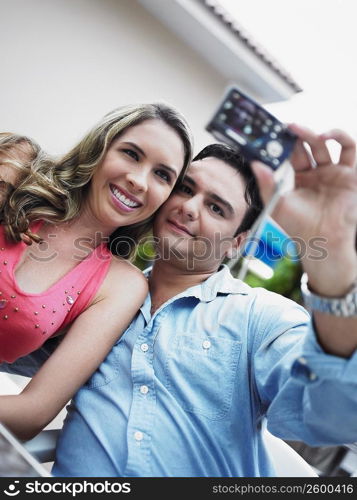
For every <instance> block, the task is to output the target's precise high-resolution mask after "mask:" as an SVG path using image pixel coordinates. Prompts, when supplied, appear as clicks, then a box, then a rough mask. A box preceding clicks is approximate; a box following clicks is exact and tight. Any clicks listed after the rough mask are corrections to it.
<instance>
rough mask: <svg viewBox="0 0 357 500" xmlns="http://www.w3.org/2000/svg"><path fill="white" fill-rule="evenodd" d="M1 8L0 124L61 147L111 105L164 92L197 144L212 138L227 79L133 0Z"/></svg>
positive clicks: (24, 0) (53, 148)
mask: <svg viewBox="0 0 357 500" xmlns="http://www.w3.org/2000/svg"><path fill="white" fill-rule="evenodd" d="M153 1H169V0H153ZM0 12H1V19H2V22H1V29H0V46H1V79H0V89H1V92H0V109H1V113H0V131H13V132H18V133H23V134H28V135H30V136H32V137H33V138H34V139H36V140H37V141H38V142H39V143H40V144H41V145H42V146H43V147H44V148H45V149H47V150H48V151H49V152H50V153H63V152H65V151H66V150H67V149H68V148H69V147H71V146H72V145H73V144H74V143H75V142H76V141H77V140H78V139H79V138H80V137H81V136H82V135H83V133H84V132H85V131H86V130H87V129H88V128H89V127H90V126H92V125H93V124H94V123H95V122H96V121H97V119H99V118H100V117H101V116H102V115H103V114H105V113H107V112H108V111H110V110H111V109H113V108H115V107H117V106H120V105H122V104H127V103H131V102H151V101H156V100H165V101H166V102H169V103H170V104H173V105H174V106H176V107H178V109H180V111H181V112H182V113H183V114H184V115H185V116H186V118H187V119H188V121H189V122H190V124H191V126H192V128H193V131H194V135H195V137H196V150H198V149H199V148H201V147H202V146H203V145H205V144H206V143H208V142H214V139H213V137H212V136H211V135H209V134H208V133H206V132H205V131H204V126H205V124H206V122H207V121H208V119H209V118H210V116H211V114H212V112H213V111H214V109H215V108H216V106H217V104H218V102H219V100H220V98H221V95H222V93H223V91H224V88H225V86H226V83H227V82H225V81H224V80H223V79H222V78H221V77H220V76H219V75H218V74H217V73H215V71H214V70H213V69H212V68H211V67H209V66H208V65H207V64H206V63H204V62H203V61H202V60H201V59H200V58H199V56H197V55H196V54H195V53H193V52H192V50H191V49H189V48H187V47H186V45H184V43H183V42H181V41H180V40H178V39H177V38H176V37H175V36H174V35H172V34H171V33H170V32H169V31H168V30H167V29H166V28H164V27H163V26H162V25H161V24H160V23H159V22H158V21H157V20H156V19H155V18H154V17H152V16H151V15H150V14H149V13H148V12H147V11H146V10H145V9H144V8H143V7H142V6H140V5H139V4H138V3H137V2H136V0H11V1H9V0H0Z"/></svg>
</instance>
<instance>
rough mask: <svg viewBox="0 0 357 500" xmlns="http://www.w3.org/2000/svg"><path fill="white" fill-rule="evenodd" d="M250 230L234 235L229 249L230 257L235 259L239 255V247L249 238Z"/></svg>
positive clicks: (228, 256) (227, 255)
mask: <svg viewBox="0 0 357 500" xmlns="http://www.w3.org/2000/svg"><path fill="white" fill-rule="evenodd" d="M248 235H249V231H244V232H243V233H239V234H238V235H237V236H234V238H233V239H232V243H231V247H230V248H229V249H228V250H227V253H226V257H227V258H228V259H235V258H237V257H238V253H239V249H240V247H241V246H242V245H243V243H244V241H245V240H246V239H247V237H248Z"/></svg>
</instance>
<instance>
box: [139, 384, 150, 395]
mask: <svg viewBox="0 0 357 500" xmlns="http://www.w3.org/2000/svg"><path fill="white" fill-rule="evenodd" d="M140 392H141V394H147V393H148V392H149V388H148V386H147V385H142V386H141V387H140Z"/></svg>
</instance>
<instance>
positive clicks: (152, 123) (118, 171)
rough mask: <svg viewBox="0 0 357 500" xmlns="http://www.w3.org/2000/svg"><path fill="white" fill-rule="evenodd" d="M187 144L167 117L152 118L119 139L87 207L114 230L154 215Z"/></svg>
mask: <svg viewBox="0 0 357 500" xmlns="http://www.w3.org/2000/svg"><path fill="white" fill-rule="evenodd" d="M183 163H184V146H183V143H182V141H181V138H180V137H179V135H178V134H177V132H176V131H175V130H173V129H172V128H171V127H169V126H168V125H166V123H164V122H162V121H161V120H146V121H144V122H142V123H140V124H139V125H134V126H133V127H130V128H128V129H127V130H125V132H123V133H122V134H121V135H120V137H118V138H116V139H114V141H113V142H112V143H111V145H110V147H109V149H108V151H107V153H106V155H105V156H104V158H103V160H102V162H101V164H100V165H98V167H97V170H96V173H95V174H94V176H93V178H92V182H91V185H90V189H89V195H88V198H87V208H89V209H90V212H91V214H92V215H94V217H95V218H96V220H97V221H98V222H100V224H102V225H103V230H104V231H107V232H108V233H109V234H110V233H111V232H113V231H114V229H116V228H117V227H120V226H127V225H129V224H134V223H136V222H140V221H143V220H145V219H146V218H148V217H149V216H150V215H152V214H153V213H154V212H155V211H156V210H157V209H158V208H159V206H160V205H162V203H163V202H164V201H165V200H166V199H167V198H168V196H169V194H170V193H171V191H172V188H173V187H174V185H175V182H176V180H177V177H178V176H179V174H180V172H181V170H182V167H183Z"/></svg>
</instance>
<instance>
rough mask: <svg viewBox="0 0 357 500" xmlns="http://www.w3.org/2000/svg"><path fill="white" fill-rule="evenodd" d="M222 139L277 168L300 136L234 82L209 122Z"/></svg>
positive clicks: (209, 129) (250, 158) (208, 127)
mask: <svg viewBox="0 0 357 500" xmlns="http://www.w3.org/2000/svg"><path fill="white" fill-rule="evenodd" d="M206 130H207V131H208V132H210V133H211V134H212V135H213V136H214V137H215V138H216V139H218V140H219V141H222V142H225V143H227V144H229V145H231V146H233V147H235V148H236V149H237V148H238V149H239V151H240V152H241V154H242V155H243V156H244V157H245V158H246V159H247V160H248V161H251V160H253V159H255V160H259V161H261V162H263V163H265V164H267V165H268V166H269V167H271V168H272V169H273V170H276V169H278V168H279V167H280V165H281V164H282V163H283V162H284V161H285V160H286V159H287V158H288V157H289V156H290V154H291V153H292V150H293V147H294V144H295V141H296V136H295V134H293V133H292V132H291V131H290V130H289V129H288V128H287V127H286V125H284V124H283V123H281V122H280V121H279V120H277V119H276V118H275V117H274V116H273V115H272V114H270V113H269V112H268V111H266V110H265V109H264V108H263V107H262V106H260V105H259V104H258V103H257V102H255V101H254V100H253V99H251V98H250V97H248V96H247V95H245V94H244V93H243V92H241V90H240V89H238V87H236V86H232V87H230V88H229V89H228V91H227V92H226V94H225V96H224V98H223V101H222V103H221V104H220V106H219V108H218V109H217V111H216V112H215V114H214V116H213V118H212V119H211V121H210V122H209V123H208V125H207V126H206Z"/></svg>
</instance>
